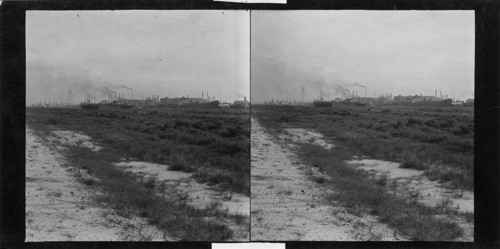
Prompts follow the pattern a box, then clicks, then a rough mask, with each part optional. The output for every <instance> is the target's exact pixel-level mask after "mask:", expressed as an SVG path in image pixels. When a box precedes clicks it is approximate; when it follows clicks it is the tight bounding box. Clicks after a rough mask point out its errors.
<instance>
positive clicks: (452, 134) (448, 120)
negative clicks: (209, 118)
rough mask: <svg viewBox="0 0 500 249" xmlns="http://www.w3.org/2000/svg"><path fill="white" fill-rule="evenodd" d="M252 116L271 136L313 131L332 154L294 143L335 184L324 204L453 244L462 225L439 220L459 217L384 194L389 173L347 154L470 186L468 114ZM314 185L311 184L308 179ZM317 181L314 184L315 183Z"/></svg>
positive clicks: (305, 110) (278, 112) (286, 112)
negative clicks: (361, 165)
mask: <svg viewBox="0 0 500 249" xmlns="http://www.w3.org/2000/svg"><path fill="white" fill-rule="evenodd" d="M252 111H253V113H252V115H254V117H256V118H257V119H258V120H259V121H260V123H261V124H262V125H263V126H265V127H266V128H267V129H268V131H270V133H271V134H275V133H279V132H280V131H281V130H282V129H283V128H284V127H300V128H306V129H314V130H316V131H318V132H320V133H322V134H323V135H324V136H325V139H326V140H329V141H332V142H333V143H334V144H335V145H336V148H335V149H331V150H327V149H325V148H323V147H321V146H318V145H313V144H304V143H300V144H296V145H297V147H295V148H296V152H297V155H298V156H299V158H300V160H301V161H302V162H303V163H304V164H305V165H309V166H310V167H317V168H318V169H319V170H320V171H321V172H326V173H327V174H328V176H329V177H330V179H329V180H328V181H323V182H324V184H328V185H331V186H333V189H334V190H335V194H333V195H331V196H329V198H331V200H330V201H335V202H337V203H340V204H341V205H343V206H344V207H345V208H346V210H347V211H348V212H350V213H352V214H355V215H357V214H358V215H359V214H362V213H368V214H371V215H375V216H377V217H378V219H379V221H381V222H384V223H386V224H388V225H389V226H391V227H393V228H395V229H396V230H397V231H398V232H399V233H401V234H403V235H405V236H406V237H408V238H409V239H412V240H419V241H436V240H454V239H456V238H458V237H461V236H462V235H463V230H462V228H461V227H460V226H459V225H458V224H457V223H455V222H454V221H453V220H451V219H448V218H443V217H449V216H450V215H461V216H463V215H462V214H458V213H457V211H456V209H452V208H451V207H450V206H449V205H448V204H443V205H441V206H438V207H427V206H424V205H423V204H419V203H418V202H417V200H416V199H415V197H413V196H408V197H406V198H405V197H403V196H400V195H397V194H395V193H393V192H392V193H391V192H390V191H387V190H388V188H390V186H389V185H390V183H388V179H387V176H381V177H372V176H371V175H370V173H369V172H366V171H361V170H355V169H354V168H352V167H350V166H348V165H347V164H346V162H345V161H346V160H352V158H353V156H370V157H372V158H376V159H382V160H391V161H397V162H401V167H405V168H414V169H419V170H425V172H426V174H427V175H428V176H429V177H430V178H431V179H439V180H441V181H452V180H453V182H455V183H456V185H455V186H456V187H460V188H464V189H473V184H474V178H473V175H474V165H473V155H474V146H473V138H474V131H473V109H472V108H465V107H464V108H435V107H434V108H430V107H419V108H411V107H395V106H385V107H359V106H336V107H327V108H325V107H323V108H317V107H308V106H270V105H261V106H252ZM314 180H315V179H314ZM315 181H316V180H315Z"/></svg>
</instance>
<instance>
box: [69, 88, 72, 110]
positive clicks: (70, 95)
mask: <svg viewBox="0 0 500 249" xmlns="http://www.w3.org/2000/svg"><path fill="white" fill-rule="evenodd" d="M72 99H73V93H72V92H71V89H69V90H68V106H70V105H71V100H72Z"/></svg>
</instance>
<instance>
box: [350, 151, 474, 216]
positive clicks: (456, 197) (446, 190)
mask: <svg viewBox="0 0 500 249" xmlns="http://www.w3.org/2000/svg"><path fill="white" fill-rule="evenodd" d="M347 163H348V164H350V165H353V166H355V167H356V168H358V169H362V170H365V171H370V172H373V173H374V174H375V175H379V176H380V175H386V176H387V177H388V178H389V179H390V180H391V181H390V182H389V183H388V184H389V186H390V185H391V183H392V185H393V188H394V189H395V191H396V193H398V194H401V195H403V196H405V195H406V197H410V198H415V199H416V200H417V201H418V202H420V203H422V204H425V205H428V206H437V205H440V204H442V203H443V202H450V205H451V206H452V207H455V208H456V209H457V210H458V211H460V212H472V213H473V212H474V193H473V192H471V191H466V190H460V189H454V188H450V187H449V186H447V185H446V184H441V183H439V182H437V181H431V180H429V179H428V178H427V177H426V176H425V175H423V173H424V172H423V171H420V170H415V169H403V168H400V167H399V166H400V165H401V164H400V163H395V162H389V161H383V160H374V159H362V160H352V161H347Z"/></svg>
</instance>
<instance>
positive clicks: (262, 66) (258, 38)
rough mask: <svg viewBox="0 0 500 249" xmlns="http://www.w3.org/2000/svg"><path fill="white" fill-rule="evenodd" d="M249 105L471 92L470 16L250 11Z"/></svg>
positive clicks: (464, 95) (461, 95)
mask: <svg viewBox="0 0 500 249" xmlns="http://www.w3.org/2000/svg"><path fill="white" fill-rule="evenodd" d="M251 33H252V36H251V39H252V41H251V43H250V44H251V46H252V49H251V51H252V55H251V59H252V62H251V69H252V72H251V74H252V82H251V84H252V87H251V90H252V93H251V94H252V102H253V103H257V102H264V101H268V100H271V99H289V100H301V99H304V100H305V101H312V100H314V99H318V93H319V92H323V94H324V95H325V96H329V98H331V99H333V98H336V97H339V98H341V97H342V96H343V95H345V94H351V91H356V92H357V93H358V95H359V96H364V95H365V91H366V95H367V96H368V97H378V96H380V95H384V94H386V93H389V94H392V95H416V94H417V95H420V94H422V95H428V96H431V95H435V89H436V88H437V89H441V91H442V92H443V94H446V95H448V96H449V98H454V99H462V100H466V99H469V98H473V92H474V12H473V11H360V10H341V11H337V10H328V11H327V10H325V11H316V10H314V11H312V10H311V11H308V10H300V11H254V12H252V27H251Z"/></svg>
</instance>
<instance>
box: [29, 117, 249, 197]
mask: <svg viewBox="0 0 500 249" xmlns="http://www.w3.org/2000/svg"><path fill="white" fill-rule="evenodd" d="M27 113H28V114H30V115H29V116H30V123H31V124H32V125H35V126H36V125H51V126H55V127H58V128H61V129H67V130H72V131H82V132H83V133H85V134H88V135H89V136H90V137H91V138H92V140H93V141H95V142H97V143H99V144H101V145H104V147H109V148H113V149H114V150H115V151H116V152H117V153H118V154H119V155H120V157H123V158H135V159H138V160H140V161H146V162H152V163H159V164H168V165H170V169H171V170H181V171H185V172H191V173H194V175H195V177H196V179H197V180H198V181H199V182H206V183H208V184H214V185H217V186H218V187H220V188H223V189H225V190H231V191H234V192H238V193H242V194H245V195H247V196H248V195H249V194H250V118H249V112H248V111H247V110H240V109H229V110H222V109H196V108H167V107H165V108H148V109H146V108H145V109H120V108H114V109H113V108H104V107H103V108H101V110H80V109H64V108H60V109H56V108H54V109H50V108H27Z"/></svg>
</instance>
